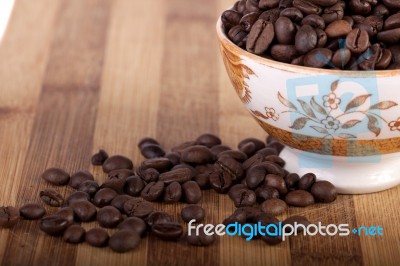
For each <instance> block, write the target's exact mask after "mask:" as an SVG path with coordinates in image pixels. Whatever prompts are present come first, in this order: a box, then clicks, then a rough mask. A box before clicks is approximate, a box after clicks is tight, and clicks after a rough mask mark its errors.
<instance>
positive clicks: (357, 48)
mask: <svg viewBox="0 0 400 266" xmlns="http://www.w3.org/2000/svg"><path fill="white" fill-rule="evenodd" d="M378 38H379V35H378ZM368 45H369V36H368V32H366V31H365V30H360V29H353V30H352V31H351V32H350V33H349V34H348V35H347V37H346V46H347V48H348V49H349V50H350V51H352V52H353V53H357V54H360V53H362V52H365V50H367V48H368Z"/></svg>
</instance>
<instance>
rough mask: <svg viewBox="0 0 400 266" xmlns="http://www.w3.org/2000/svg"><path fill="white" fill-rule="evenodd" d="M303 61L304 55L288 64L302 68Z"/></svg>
mask: <svg viewBox="0 0 400 266" xmlns="http://www.w3.org/2000/svg"><path fill="white" fill-rule="evenodd" d="M303 60H304V55H302V56H299V57H296V58H295V59H293V60H292V61H291V62H290V64H292V65H295V66H303V65H304V63H303Z"/></svg>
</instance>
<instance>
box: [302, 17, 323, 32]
mask: <svg viewBox="0 0 400 266" xmlns="http://www.w3.org/2000/svg"><path fill="white" fill-rule="evenodd" d="M301 25H310V26H312V27H313V28H315V29H316V28H319V29H322V30H323V29H325V21H324V19H323V18H322V17H321V16H318V15H315V14H311V15H308V16H306V17H305V18H303V19H302V20H301Z"/></svg>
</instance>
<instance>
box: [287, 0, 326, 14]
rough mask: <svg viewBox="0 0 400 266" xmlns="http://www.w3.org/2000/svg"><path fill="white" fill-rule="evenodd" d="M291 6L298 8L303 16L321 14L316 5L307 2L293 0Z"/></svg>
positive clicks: (319, 8)
mask: <svg viewBox="0 0 400 266" xmlns="http://www.w3.org/2000/svg"><path fill="white" fill-rule="evenodd" d="M293 6H294V7H296V8H298V9H299V10H300V11H301V12H303V14H307V15H309V14H316V15H319V14H321V12H322V8H321V7H320V6H318V5H315V4H313V3H312V2H311V1H308V0H294V1H293Z"/></svg>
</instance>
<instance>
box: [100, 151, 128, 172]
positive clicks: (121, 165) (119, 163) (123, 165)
mask: <svg viewBox="0 0 400 266" xmlns="http://www.w3.org/2000/svg"><path fill="white" fill-rule="evenodd" d="M117 169H130V170H132V169H133V163H132V161H131V160H130V159H129V158H127V157H125V156H122V155H114V156H111V157H109V158H108V159H107V160H105V162H104V163H103V171H104V172H106V173H109V172H111V171H112V170H117Z"/></svg>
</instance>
